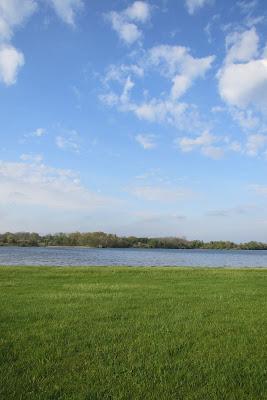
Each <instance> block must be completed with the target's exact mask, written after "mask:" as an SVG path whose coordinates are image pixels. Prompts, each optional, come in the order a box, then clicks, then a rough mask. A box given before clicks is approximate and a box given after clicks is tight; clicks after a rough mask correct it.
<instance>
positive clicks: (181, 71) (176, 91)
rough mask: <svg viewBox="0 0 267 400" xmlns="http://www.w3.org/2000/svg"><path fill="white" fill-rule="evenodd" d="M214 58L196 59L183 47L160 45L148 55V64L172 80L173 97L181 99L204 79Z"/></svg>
mask: <svg viewBox="0 0 267 400" xmlns="http://www.w3.org/2000/svg"><path fill="white" fill-rule="evenodd" d="M214 59H215V57H214V56H208V57H203V58H194V57H193V56H192V55H191V54H190V52H189V49H188V48H186V47H183V46H168V45H159V46H155V47H153V48H152V49H151V50H150V51H149V53H148V63H149V64H151V65H153V66H155V67H157V68H159V70H160V72H161V73H162V74H163V75H165V76H167V77H169V78H170V79H171V80H172V88H171V97H172V98H173V99H177V98H179V97H181V96H182V95H183V94H184V93H185V92H186V91H187V90H188V89H189V88H190V87H191V86H192V84H193V82H194V80H196V79H197V78H201V77H202V78H203V77H204V76H205V74H206V72H207V71H208V70H209V69H210V68H211V66H212V63H213V61H214Z"/></svg>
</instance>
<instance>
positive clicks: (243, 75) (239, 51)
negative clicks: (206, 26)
mask: <svg viewBox="0 0 267 400" xmlns="http://www.w3.org/2000/svg"><path fill="white" fill-rule="evenodd" d="M226 41H227V54H226V58H225V64H224V66H223V67H222V69H221V70H220V71H219V73H218V79H219V93H220V95H221V97H222V99H223V100H224V101H225V102H226V103H228V104H229V105H231V106H236V107H239V108H246V107H248V106H252V107H255V108H257V109H258V110H260V111H262V112H266V111H267V106H266V104H267V103H266V102H267V58H266V56H265V54H263V55H262V56H261V57H259V58H257V57H258V54H259V49H258V43H259V37H258V35H257V32H256V31H255V28H252V29H250V30H248V31H245V32H243V33H234V34H231V35H230V37H229V36H228V37H227V38H226Z"/></svg>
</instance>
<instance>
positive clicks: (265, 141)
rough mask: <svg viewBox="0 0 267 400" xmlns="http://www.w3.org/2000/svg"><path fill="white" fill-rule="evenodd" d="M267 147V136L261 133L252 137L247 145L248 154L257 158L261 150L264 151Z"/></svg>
mask: <svg viewBox="0 0 267 400" xmlns="http://www.w3.org/2000/svg"><path fill="white" fill-rule="evenodd" d="M266 145H267V136H266V135H262V134H260V133H258V134H255V135H250V136H249V137H248V140H247V143H246V153H247V154H248V155H249V156H252V157H254V156H257V155H258V154H259V151H260V150H263V149H264V148H265V147H266Z"/></svg>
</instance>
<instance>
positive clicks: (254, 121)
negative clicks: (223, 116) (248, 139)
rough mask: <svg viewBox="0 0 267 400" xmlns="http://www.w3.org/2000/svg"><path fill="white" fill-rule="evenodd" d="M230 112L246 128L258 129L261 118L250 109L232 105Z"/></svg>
mask: <svg viewBox="0 0 267 400" xmlns="http://www.w3.org/2000/svg"><path fill="white" fill-rule="evenodd" d="M230 113H231V116H232V117H233V119H234V120H235V121H237V122H238V124H239V125H240V126H241V128H243V129H244V130H249V129H256V128H257V127H258V126H259V125H260V119H259V118H258V117H257V116H256V115H255V114H254V113H253V111H252V110H250V109H246V110H239V109H238V108H236V107H232V108H231V109H230Z"/></svg>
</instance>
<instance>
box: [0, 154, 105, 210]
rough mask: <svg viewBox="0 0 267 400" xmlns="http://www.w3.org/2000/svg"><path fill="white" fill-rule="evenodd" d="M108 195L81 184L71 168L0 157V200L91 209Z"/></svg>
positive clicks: (101, 204)
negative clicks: (14, 160)
mask: <svg viewBox="0 0 267 400" xmlns="http://www.w3.org/2000/svg"><path fill="white" fill-rule="evenodd" d="M110 201H111V200H110V199H107V198H104V197H102V196H99V195H97V194H95V193H93V192H91V191H89V190H88V189H87V188H85V187H84V186H82V185H81V183H80V181H79V177H78V176H77V175H76V174H75V173H74V172H73V171H71V170H65V169H59V168H53V167H49V166H47V165H45V164H42V163H26V162H5V161H0V204H2V205H5V204H11V203H14V204H17V205H37V206H45V207H48V208H58V209H64V210H91V209H95V208H97V207H102V206H105V205H107V204H108V202H110Z"/></svg>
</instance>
